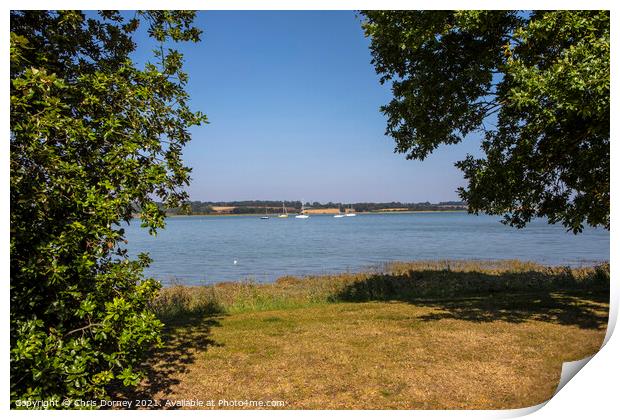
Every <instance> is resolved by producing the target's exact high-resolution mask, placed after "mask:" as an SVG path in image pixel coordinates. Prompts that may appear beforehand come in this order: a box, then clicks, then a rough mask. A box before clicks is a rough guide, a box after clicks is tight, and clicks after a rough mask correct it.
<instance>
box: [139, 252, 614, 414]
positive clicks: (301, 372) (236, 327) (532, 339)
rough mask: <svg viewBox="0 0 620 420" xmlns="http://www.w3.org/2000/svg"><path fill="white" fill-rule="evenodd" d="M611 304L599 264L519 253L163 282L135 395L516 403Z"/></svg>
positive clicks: (453, 405)
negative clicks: (160, 333) (299, 274)
mask: <svg viewBox="0 0 620 420" xmlns="http://www.w3.org/2000/svg"><path fill="white" fill-rule="evenodd" d="M608 302H609V266H608V265H603V266H599V267H586V268H577V269H570V268H563V267H544V266H540V265H538V264H534V263H527V262H520V261H486V262H483V261H430V262H415V263H392V264H387V265H386V266H385V268H384V269H383V270H381V271H380V272H379V271H378V272H372V273H357V274H342V275H334V276H317V277H307V278H295V277H283V278H280V279H279V280H278V281H277V282H275V283H273V284H256V283H247V282H243V283H220V284H217V285H213V286H199V287H184V286H173V287H170V288H165V289H164V290H162V293H161V295H160V297H159V298H158V301H157V302H156V306H155V310H156V311H157V312H158V313H159V315H160V317H162V318H163V319H164V321H165V322H166V324H167V327H166V331H165V340H164V341H165V343H164V346H163V348H161V349H159V350H157V351H155V352H154V353H153V355H152V357H151V360H150V362H149V363H148V364H147V365H146V366H145V368H146V370H147V372H148V379H147V380H145V381H144V382H143V383H142V384H141V387H140V389H139V390H138V392H137V393H136V394H135V395H133V394H132V395H131V396H132V397H139V398H149V399H154V400H157V401H160V402H162V404H163V402H164V401H166V400H171V399H173V400H180V399H194V400H201V401H209V400H214V401H215V407H214V408H225V407H223V406H218V401H219V400H254V401H263V402H266V403H267V404H269V403H268V402H272V401H284V406H283V408H288V409H295V408H298V409H338V408H347V409H502V408H520V407H526V406H531V405H535V404H538V403H541V402H543V401H545V400H547V399H549V398H550V397H551V396H552V395H553V392H554V390H555V388H556V387H557V384H558V381H559V378H560V372H561V366H562V363H563V362H565V361H571V360H578V359H581V358H584V357H586V356H589V355H591V354H593V353H595V352H596V351H597V350H598V349H599V347H600V345H601V344H602V340H603V338H604V335H605V329H606V325H607V314H608ZM237 408H244V407H237ZM246 408H256V407H246ZM265 408H272V407H265Z"/></svg>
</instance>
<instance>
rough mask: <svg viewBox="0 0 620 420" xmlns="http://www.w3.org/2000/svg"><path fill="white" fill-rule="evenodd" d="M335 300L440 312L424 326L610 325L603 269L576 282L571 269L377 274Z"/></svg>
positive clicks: (607, 288)
mask: <svg viewBox="0 0 620 420" xmlns="http://www.w3.org/2000/svg"><path fill="white" fill-rule="evenodd" d="M332 300H333V301H341V302H370V301H400V302H408V303H411V304H415V305H418V306H427V307H431V308H433V309H436V310H437V312H435V313H433V314H429V315H424V316H421V317H420V320H422V321H438V320H441V319H457V320H465V321H470V322H493V321H505V322H511V323H521V322H526V321H528V320H537V321H543V322H549V323H555V324H561V325H574V326H578V327H580V328H586V329H602V328H605V327H606V325H607V318H608V303H609V274H608V271H607V272H606V271H605V270H604V269H597V270H595V271H594V272H592V273H590V274H588V275H586V276H583V277H581V278H576V277H574V276H573V274H572V272H571V271H570V270H559V271H549V272H541V271H531V272H504V273H498V274H488V273H481V272H456V271H450V270H423V271H410V272H409V273H407V274H403V275H391V274H379V275H374V276H371V277H369V278H367V279H364V280H361V281H357V282H355V283H352V284H349V285H347V286H345V287H344V288H343V289H342V290H341V291H340V292H338V293H336V294H335V295H334V296H332Z"/></svg>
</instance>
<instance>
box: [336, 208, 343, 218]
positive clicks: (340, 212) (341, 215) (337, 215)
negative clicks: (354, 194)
mask: <svg viewBox="0 0 620 420" xmlns="http://www.w3.org/2000/svg"><path fill="white" fill-rule="evenodd" d="M334 217H336V218H341V217H344V214H342V210H340V206H338V214H334Z"/></svg>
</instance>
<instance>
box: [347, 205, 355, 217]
mask: <svg viewBox="0 0 620 420" xmlns="http://www.w3.org/2000/svg"><path fill="white" fill-rule="evenodd" d="M345 216H347V217H353V216H357V214H355V211H354V210H353V204H349V212H348V213H347V214H345Z"/></svg>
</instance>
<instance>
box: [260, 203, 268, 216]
mask: <svg viewBox="0 0 620 420" xmlns="http://www.w3.org/2000/svg"><path fill="white" fill-rule="evenodd" d="M260 218H261V219H269V216H267V206H265V215H264V216H261V217H260Z"/></svg>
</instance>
